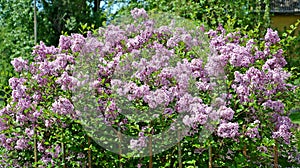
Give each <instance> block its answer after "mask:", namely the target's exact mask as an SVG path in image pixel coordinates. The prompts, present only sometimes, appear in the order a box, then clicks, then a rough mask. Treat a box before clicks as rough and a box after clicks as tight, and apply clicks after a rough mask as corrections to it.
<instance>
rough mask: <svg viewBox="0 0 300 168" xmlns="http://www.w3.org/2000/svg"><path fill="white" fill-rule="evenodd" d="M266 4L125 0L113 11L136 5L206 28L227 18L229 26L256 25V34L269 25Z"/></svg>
mask: <svg viewBox="0 0 300 168" xmlns="http://www.w3.org/2000/svg"><path fill="white" fill-rule="evenodd" d="M268 4H269V0H264V1H259V0H250V1H244V0H237V1H224V0H199V1H194V0H142V1H129V3H128V6H124V7H123V8H122V9H121V10H120V11H118V13H117V14H118V15H123V14H125V13H128V12H129V11H130V10H131V9H133V8H134V7H138V8H145V9H146V10H147V11H150V10H158V11H163V12H167V13H174V14H176V15H178V16H181V17H184V18H187V19H191V20H193V21H196V22H197V23H198V24H205V25H206V27H208V28H216V27H217V26H219V24H222V25H226V24H227V21H228V20H230V22H231V24H232V25H231V26H232V27H233V28H237V27H240V28H242V27H247V30H251V29H253V28H254V27H256V25H259V24H260V25H261V27H262V29H261V30H262V32H260V34H264V30H265V28H267V27H269V26H270V22H269V20H270V18H269V15H270V14H269V5H268Z"/></svg>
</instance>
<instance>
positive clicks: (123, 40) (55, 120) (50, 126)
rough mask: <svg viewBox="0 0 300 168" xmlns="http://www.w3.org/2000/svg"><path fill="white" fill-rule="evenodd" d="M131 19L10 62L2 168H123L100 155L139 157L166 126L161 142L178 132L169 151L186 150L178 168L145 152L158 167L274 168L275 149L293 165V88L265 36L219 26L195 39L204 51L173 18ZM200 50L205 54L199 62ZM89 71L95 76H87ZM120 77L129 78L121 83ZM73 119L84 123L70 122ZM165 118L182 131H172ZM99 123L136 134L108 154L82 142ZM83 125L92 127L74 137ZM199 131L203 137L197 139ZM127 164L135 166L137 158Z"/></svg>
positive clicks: (1, 127)
mask: <svg viewBox="0 0 300 168" xmlns="http://www.w3.org/2000/svg"><path fill="white" fill-rule="evenodd" d="M131 14H132V16H133V18H134V20H133V22H132V23H131V24H127V25H121V26H115V25H110V26H108V27H107V28H105V29H101V28H100V29H99V31H95V32H93V33H91V32H90V33H88V35H87V37H84V36H82V35H80V34H72V35H71V36H61V38H60V41H59V46H58V47H53V46H51V47H48V46H45V45H44V43H43V42H41V43H40V44H39V45H37V46H36V47H35V49H34V51H33V55H34V56H35V58H34V61H33V62H28V61H27V60H23V59H21V58H17V59H15V60H14V61H13V62H12V64H13V66H14V68H15V70H16V71H18V72H22V73H21V75H20V78H11V79H10V80H9V85H10V86H11V88H12V89H13V92H12V97H11V99H10V103H9V104H8V105H7V106H6V107H5V108H3V109H2V110H1V111H0V116H1V121H0V131H1V134H0V138H1V139H0V140H1V146H2V148H4V149H5V152H6V153H5V154H4V153H3V154H2V158H3V159H2V161H1V162H0V163H1V165H2V166H5V167H24V166H25V167H31V166H33V165H39V166H40V167H47V166H50V167H51V166H52V167H54V166H55V165H64V166H67V167H71V166H73V167H74V166H75V167H79V166H81V167H82V166H83V167H84V166H87V165H88V163H87V160H90V159H92V160H93V163H92V165H93V166H98V167H99V166H100V167H105V166H106V167H107V166H111V167H112V166H116V163H119V162H121V163H119V164H122V163H124V162H125V163H127V162H128V165H129V162H131V158H130V157H129V156H124V157H125V158H126V159H127V160H126V159H125V161H124V160H122V159H120V161H115V162H111V163H107V162H101V160H110V159H111V158H109V155H111V156H112V157H114V154H112V153H110V151H112V152H115V153H118V151H119V150H120V149H125V150H128V151H133V152H136V150H138V151H144V152H147V151H148V150H149V145H150V144H151V142H152V141H151V138H149V137H152V136H154V135H155V134H160V133H161V132H163V131H164V130H165V129H166V128H171V129H169V130H171V131H169V132H168V133H169V134H171V135H177V133H178V132H179V131H178V130H179V128H180V129H183V130H184V131H183V132H182V135H181V136H182V138H183V137H184V138H183V140H182V143H181V144H180V145H182V149H183V152H185V153H187V154H183V155H182V156H178V157H182V160H183V161H184V162H183V163H174V162H173V161H171V162H169V161H164V160H163V159H166V158H167V157H165V153H166V152H164V153H161V154H160V152H162V151H160V149H157V148H156V147H155V146H151V148H150V150H153V152H154V153H155V152H157V154H158V155H157V156H156V157H157V160H158V161H157V164H162V166H168V165H169V166H171V167H172V166H175V167H176V164H185V165H186V166H188V165H193V164H194V165H209V164H210V165H211V164H213V165H214V167H215V166H229V165H230V166H231V165H237V166H238V167H239V166H243V167H244V166H246V167H250V166H251V167H253V166H272V165H271V164H278V163H279V164H281V160H278V159H277V156H278V154H276V153H278V151H279V149H280V151H281V153H280V158H282V159H283V158H285V157H287V156H293V157H289V158H286V159H285V160H289V161H290V162H291V164H299V155H297V153H296V152H297V151H293V150H294V149H292V148H291V147H290V146H289V144H290V143H294V139H293V134H292V127H293V124H292V123H291V121H290V119H289V118H288V115H289V114H288V111H289V107H287V106H285V103H286V101H287V100H286V99H285V97H287V96H289V94H291V92H292V91H293V89H294V86H293V85H290V84H288V83H287V82H286V81H287V79H288V78H289V76H290V74H289V73H288V72H287V71H285V70H284V68H283V67H284V66H285V64H286V61H285V59H284V57H283V51H282V50H281V49H278V48H280V47H278V43H279V42H280V39H279V37H278V35H277V32H276V31H273V30H271V29H268V30H267V34H266V35H265V38H264V40H263V41H262V42H260V41H257V40H255V39H249V38H248V37H247V36H244V35H243V34H241V33H239V32H232V33H227V32H226V30H225V29H224V28H222V26H219V27H218V29H217V30H210V31H209V32H207V33H206V34H207V36H208V37H209V38H210V40H209V44H208V43H206V41H205V40H203V39H205V36H204V35H203V32H202V31H201V30H200V28H198V29H195V30H185V29H184V28H178V27H177V26H175V25H174V22H171V24H170V25H167V26H160V25H156V23H155V21H153V20H151V19H149V18H150V17H149V16H148V15H147V13H146V12H145V10H143V9H134V10H133V11H132V12H131ZM205 46H207V47H209V48H210V52H208V53H207V55H205V57H202V54H203V53H205V52H206V51H205V50H203V49H201V48H204V47H205ZM132 60H134V61H132ZM93 61H94V62H93ZM84 63H87V64H86V65H85V64H84ZM81 65H83V66H81ZM93 68H97V69H96V73H95V74H96V75H95V74H90V73H88V72H90V71H91V70H93ZM78 69H79V70H80V71H79V72H85V73H84V74H80V73H78V71H77V70H78ZM131 72H134V73H132V74H131ZM126 73H129V76H128V75H127V76H125V79H124V78H122V77H121V76H122V75H123V74H126ZM93 75H95V76H93ZM89 77H92V78H91V79H90V78H89ZM121 79H122V80H121ZM88 82H89V83H88ZM86 83H88V84H90V85H89V86H90V87H89V88H92V90H93V92H92V93H91V94H92V95H94V96H95V97H94V98H97V99H95V100H97V101H96V103H97V107H96V109H97V111H96V112H95V113H88V114H86V111H88V110H86V109H87V108H89V107H88V106H86V105H84V104H86V101H85V97H80V95H77V96H79V97H76V96H75V97H74V93H75V94H76V93H78V92H76V91H77V89H78V88H79V89H80V87H81V86H83V85H86ZM191 90H192V91H191ZM89 91H90V90H89ZM224 91H226V92H224ZM88 93H90V92H88ZM120 97H121V98H120ZM123 98H125V99H126V101H125V102H122V101H124V99H123ZM93 102H94V101H92V103H93ZM122 103H123V104H122ZM128 104H130V106H132V107H130V109H131V110H129V111H128V109H126V108H129V107H128ZM123 105H124V106H123ZM136 109H138V111H136ZM93 110H94V109H93ZM126 110H127V111H126ZM124 111H125V113H124ZM132 111H134V112H132ZM136 116H138V117H136ZM149 116H150V118H151V120H150V121H148V120H147V119H149ZM180 116H181V117H180ZM81 117H84V118H85V117H86V118H85V120H81V121H80V118H81ZM145 117H146V118H145ZM176 119H177V120H179V121H177V123H179V125H181V126H179V127H178V126H177V127H176V125H175V124H173V125H172V123H174V120H176ZM99 121H100V122H101V123H104V125H108V126H112V127H113V128H115V129H114V130H113V131H115V132H109V131H107V134H114V133H116V134H118V133H121V132H122V133H123V134H127V135H130V136H137V138H135V139H134V138H132V139H128V141H129V143H130V145H129V146H126V147H124V146H119V147H118V148H117V150H116V151H114V149H116V148H115V147H113V148H109V150H110V151H107V150H104V149H103V148H101V147H100V146H99V145H98V146H97V144H95V143H93V145H94V146H93V145H91V142H90V139H89V138H86V137H87V134H86V132H88V135H89V136H93V135H94V136H95V134H97V131H95V130H94V129H96V128H97V127H96V126H95V125H94V124H95V123H96V124H99ZM93 122H95V123H93ZM80 123H81V124H82V125H81V124H80ZM207 123H210V124H207ZM90 127H91V128H93V130H90V131H89V130H86V131H85V130H84V128H90ZM186 128H188V129H186ZM116 130H117V131H116ZM207 130H208V132H209V133H210V134H212V135H211V136H209V137H206V138H205V139H203V134H204V132H205V131H207ZM93 131H94V132H93ZM100 131H102V130H100ZM206 135H207V134H206ZM166 137H168V136H166ZM97 138H98V137H96V138H95V141H97ZM99 138H103V137H99ZM105 138H107V137H105ZM182 138H181V139H182ZM87 139H88V140H87ZM200 139H202V140H201V141H200ZM159 140H162V139H159ZM176 140H178V139H176ZM291 140H292V142H291ZM35 141H37V142H36V143H35ZM106 141H107V142H110V140H109V139H107V140H106ZM97 142H99V141H97ZM102 142H103V141H102ZM159 142H160V143H164V142H163V141H159ZM176 142H177V141H176ZM168 143H169V142H166V144H165V145H166V146H167V145H168ZM180 145H179V146H180ZM92 146H93V147H92ZM101 146H102V145H101ZM102 147H103V146H102ZM105 148H106V149H108V147H107V146H105ZM169 148H170V149H169V150H168V151H167V152H169V153H167V154H166V155H168V156H171V155H173V154H172V153H173V152H174V148H171V146H170V147H169ZM34 149H36V150H37V151H35V150H34ZM91 150H92V153H93V154H91ZM178 150H179V149H178ZM193 150H194V153H192V152H193ZM122 151H123V150H122ZM148 152H149V151H148ZM292 152H294V153H292ZM199 153H200V154H199ZM274 153H275V154H274ZM296 155H297V156H296ZM144 156H145V155H144ZM128 157H129V158H128ZM87 158H89V159H87ZM113 159H114V160H118V159H116V158H113ZM171 160H172V159H171ZM134 163H136V164H135V165H134V166H136V165H137V164H138V165H139V166H141V165H144V164H146V163H147V161H141V160H138V159H136V160H135V162H134ZM151 164H152V163H151ZM287 164H288V163H287ZM131 166H132V165H131ZM177 166H178V165H177Z"/></svg>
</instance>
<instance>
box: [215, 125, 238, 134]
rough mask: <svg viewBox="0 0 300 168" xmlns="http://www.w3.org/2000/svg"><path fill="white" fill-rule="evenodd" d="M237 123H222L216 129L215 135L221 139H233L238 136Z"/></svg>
mask: <svg viewBox="0 0 300 168" xmlns="http://www.w3.org/2000/svg"><path fill="white" fill-rule="evenodd" d="M238 131H239V124H238V123H231V122H228V123H222V124H220V125H219V127H218V131H217V135H218V136H219V137H222V138H235V137H237V136H238V135H239V132H238Z"/></svg>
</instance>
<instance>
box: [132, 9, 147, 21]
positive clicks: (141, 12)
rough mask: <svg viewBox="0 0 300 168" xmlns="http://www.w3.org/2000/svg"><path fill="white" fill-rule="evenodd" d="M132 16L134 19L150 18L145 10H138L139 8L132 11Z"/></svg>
mask: <svg viewBox="0 0 300 168" xmlns="http://www.w3.org/2000/svg"><path fill="white" fill-rule="evenodd" d="M130 12H131V15H132V17H133V18H134V19H138V18H140V17H142V18H145V19H147V18H148V14H147V12H146V11H145V9H138V8H134V9H133V10H131V11H130Z"/></svg>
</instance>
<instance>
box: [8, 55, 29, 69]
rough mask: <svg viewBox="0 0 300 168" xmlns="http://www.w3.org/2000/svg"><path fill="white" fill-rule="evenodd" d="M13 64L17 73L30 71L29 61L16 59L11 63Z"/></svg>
mask: <svg viewBox="0 0 300 168" xmlns="http://www.w3.org/2000/svg"><path fill="white" fill-rule="evenodd" d="M11 64H12V65H13V66H14V68H15V70H16V71H17V72H21V71H22V70H28V61H27V60H24V59H23V58H14V60H12V61H11Z"/></svg>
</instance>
